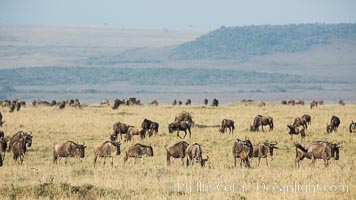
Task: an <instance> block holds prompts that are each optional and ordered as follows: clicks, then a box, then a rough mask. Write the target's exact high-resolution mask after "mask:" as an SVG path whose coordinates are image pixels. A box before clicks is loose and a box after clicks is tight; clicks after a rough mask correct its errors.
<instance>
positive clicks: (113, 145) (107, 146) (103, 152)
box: [94, 141, 121, 167]
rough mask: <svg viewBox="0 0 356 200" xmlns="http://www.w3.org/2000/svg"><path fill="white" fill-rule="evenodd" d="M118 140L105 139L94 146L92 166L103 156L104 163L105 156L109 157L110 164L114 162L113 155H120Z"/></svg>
mask: <svg viewBox="0 0 356 200" xmlns="http://www.w3.org/2000/svg"><path fill="white" fill-rule="evenodd" d="M120 144H121V143H120V142H115V141H106V142H104V143H100V144H97V145H96V146H95V147H94V167H95V164H96V161H97V159H98V157H99V158H104V165H105V161H106V158H107V157H111V165H113V164H114V156H116V155H120Z"/></svg>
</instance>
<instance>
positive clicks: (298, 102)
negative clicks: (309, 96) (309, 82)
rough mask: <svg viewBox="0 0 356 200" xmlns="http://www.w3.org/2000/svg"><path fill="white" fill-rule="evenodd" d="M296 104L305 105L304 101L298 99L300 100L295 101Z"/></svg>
mask: <svg viewBox="0 0 356 200" xmlns="http://www.w3.org/2000/svg"><path fill="white" fill-rule="evenodd" d="M295 105H304V101H303V100H300V99H298V100H296V101H295Z"/></svg>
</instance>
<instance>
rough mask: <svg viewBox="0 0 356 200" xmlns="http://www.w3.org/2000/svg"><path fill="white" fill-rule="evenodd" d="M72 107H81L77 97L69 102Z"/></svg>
mask: <svg viewBox="0 0 356 200" xmlns="http://www.w3.org/2000/svg"><path fill="white" fill-rule="evenodd" d="M71 105H72V107H73V108H77V109H78V108H79V109H82V108H83V107H82V105H81V104H80V102H79V100H78V99H75V101H74V103H73V104H71Z"/></svg>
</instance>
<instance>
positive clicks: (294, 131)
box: [287, 125, 305, 140]
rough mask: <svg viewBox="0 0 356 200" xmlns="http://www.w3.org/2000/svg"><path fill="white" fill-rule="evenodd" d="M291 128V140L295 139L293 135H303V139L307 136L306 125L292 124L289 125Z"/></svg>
mask: <svg viewBox="0 0 356 200" xmlns="http://www.w3.org/2000/svg"><path fill="white" fill-rule="evenodd" d="M287 127H288V128H289V132H288V133H289V135H291V138H290V139H291V140H293V135H298V134H300V135H301V140H303V139H304V138H305V128H304V126H292V125H287Z"/></svg>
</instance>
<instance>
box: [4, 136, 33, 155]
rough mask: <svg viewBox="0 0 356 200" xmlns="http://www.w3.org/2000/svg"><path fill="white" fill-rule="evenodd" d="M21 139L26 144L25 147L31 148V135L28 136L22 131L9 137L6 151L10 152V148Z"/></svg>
mask: <svg viewBox="0 0 356 200" xmlns="http://www.w3.org/2000/svg"><path fill="white" fill-rule="evenodd" d="M22 138H23V139H24V141H25V142H26V144H27V146H28V147H31V145H32V133H31V132H30V134H28V133H26V132H24V131H19V132H17V133H15V134H13V135H11V136H10V140H9V149H8V151H9V152H10V151H11V150H12V147H13V145H14V144H15V142H17V141H19V140H20V139H22Z"/></svg>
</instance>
